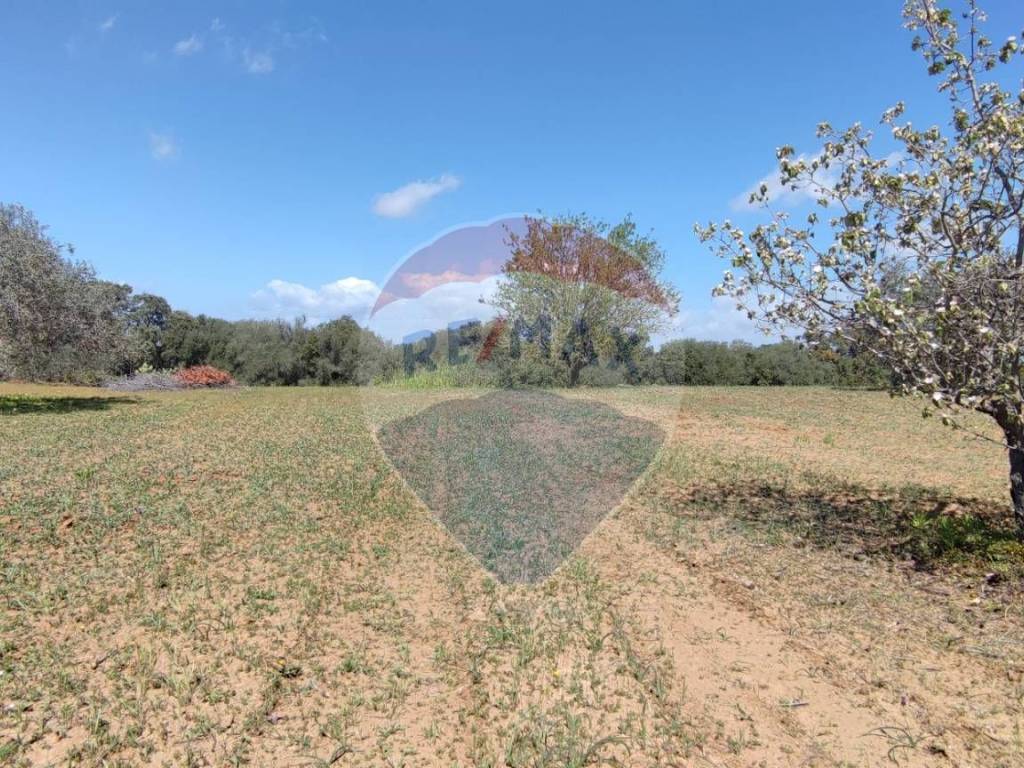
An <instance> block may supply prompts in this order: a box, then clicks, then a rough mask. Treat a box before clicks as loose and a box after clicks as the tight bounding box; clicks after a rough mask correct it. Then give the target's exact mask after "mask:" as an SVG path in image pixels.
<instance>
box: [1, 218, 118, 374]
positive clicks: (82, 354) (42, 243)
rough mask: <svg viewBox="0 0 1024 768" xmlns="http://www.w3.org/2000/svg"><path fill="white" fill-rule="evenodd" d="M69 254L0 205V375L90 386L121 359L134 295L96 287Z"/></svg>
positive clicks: (90, 272) (68, 249)
mask: <svg viewBox="0 0 1024 768" xmlns="http://www.w3.org/2000/svg"><path fill="white" fill-rule="evenodd" d="M65 253H67V254H68V256H67V257H66V256H65ZM71 255H73V249H72V248H71V247H70V246H66V245H62V244H60V243H58V242H56V241H55V240H53V239H52V238H51V237H50V236H49V235H47V233H46V228H45V227H44V226H43V225H42V224H40V223H39V222H38V221H37V220H36V218H35V216H33V215H32V213H31V212H30V211H28V210H27V209H25V208H24V207H22V206H19V205H3V204H0V369H2V370H3V371H5V372H6V373H7V374H8V375H15V376H20V377H23V378H27V379H41V380H76V379H77V380H82V379H91V378H93V377H96V376H98V375H100V374H101V373H102V372H104V371H105V370H107V368H108V367H110V365H111V364H112V362H113V360H114V359H115V358H116V357H117V356H118V354H119V353H120V350H121V345H122V343H123V315H124V311H125V309H126V307H127V301H128V297H129V296H130V294H131V289H130V288H129V287H128V286H124V285H118V284H115V283H107V282H102V281H99V280H97V279H96V276H95V273H94V272H93V270H92V268H91V267H90V266H89V265H88V264H85V263H82V262H74V261H72V260H71V259H70V258H68V257H69V256H71Z"/></svg>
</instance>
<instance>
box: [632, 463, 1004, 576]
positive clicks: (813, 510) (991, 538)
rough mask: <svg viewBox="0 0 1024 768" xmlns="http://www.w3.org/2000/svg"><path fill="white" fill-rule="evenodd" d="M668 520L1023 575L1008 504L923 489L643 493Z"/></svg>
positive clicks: (764, 487)
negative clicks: (730, 525) (726, 523)
mask: <svg viewBox="0 0 1024 768" xmlns="http://www.w3.org/2000/svg"><path fill="white" fill-rule="evenodd" d="M646 495H648V496H653V499H652V500H653V501H655V503H656V504H657V505H658V507H659V508H660V509H661V510H662V511H664V512H668V513H669V514H671V515H674V516H677V517H679V518H683V517H686V516H692V517H698V518H703V519H712V518H718V517H722V516H727V517H729V518H731V519H732V520H734V521H736V522H737V523H739V524H741V525H743V526H750V527H754V528H755V529H757V530H759V531H761V532H766V533H770V532H774V533H778V534H782V535H784V536H786V537H788V538H789V539H790V540H791V541H792V542H793V543H795V544H797V545H799V546H804V545H809V546H813V547H818V548H821V549H830V550H837V551H840V552H841V553H843V554H846V555H850V556H853V557H865V556H876V557H896V558H901V559H908V558H909V559H912V560H913V562H914V564H915V566H917V567H918V568H922V569H927V570H931V569H933V568H935V567H939V566H943V565H946V566H948V565H953V564H958V565H966V566H975V567H978V568H986V569H989V568H990V569H992V570H996V571H1002V572H1003V573H1004V574H1005V575H1007V576H1011V575H1012V576H1014V577H1018V578H1019V577H1024V543H1021V540H1020V539H1019V538H1018V534H1017V531H1016V528H1015V526H1014V524H1013V518H1012V515H1011V514H1010V510H1009V504H1008V503H1006V504H1003V503H999V502H997V501H993V500H991V499H981V498H971V497H963V496H956V495H953V494H948V493H942V492H940V491H937V490H936V489H933V488H925V487H922V486H914V485H908V486H902V487H898V488H868V487H866V486H862V485H857V484H853V483H848V482H844V481H838V480H836V479H834V478H827V477H808V478H802V480H801V482H800V483H799V484H796V483H793V484H789V483H785V484H783V483H772V482H766V481H751V482H744V483H740V482H736V483H732V484H710V485H708V484H701V485H694V486H691V487H681V486H678V485H674V484H671V483H669V484H665V485H660V487H655V488H653V489H648V493H647V494H646Z"/></svg>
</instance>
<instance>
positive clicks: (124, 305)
mask: <svg viewBox="0 0 1024 768" xmlns="http://www.w3.org/2000/svg"><path fill="white" fill-rule="evenodd" d="M72 257H73V251H72V250H71V249H70V248H68V247H66V246H62V245H61V244H58V243H56V242H55V241H53V240H52V239H51V238H50V237H49V236H48V235H47V234H46V231H45V228H44V227H43V226H42V225H40V224H39V222H38V221H36V219H35V218H34V217H33V215H32V214H31V212H29V211H27V210H26V209H24V208H22V207H20V206H7V205H2V204H0V378H21V379H29V380H39V381H64V382H73V383H83V384H96V383H100V382H101V381H102V380H103V379H105V378H107V377H112V376H129V375H132V374H133V373H135V372H137V371H140V370H143V371H148V370H156V371H159V370H173V369H179V368H187V367H191V366H198V365H209V366H214V367H216V368H219V369H221V370H224V371H227V372H228V373H230V374H231V375H232V376H233V377H234V378H235V379H236V380H237V381H239V382H241V383H243V384H251V385H266V386H295V385H307V384H309V385H325V386H331V385H362V384H368V383H371V382H397V383H403V382H408V383H409V384H411V385H416V384H422V383H426V384H427V385H429V384H430V382H431V381H437V382H439V383H441V384H443V385H445V386H452V385H456V386H457V385H462V384H465V385H483V386H502V387H519V386H541V387H543V386H566V385H568V384H570V383H578V384H581V385H583V386H614V385H620V384H686V385H710V384H721V385H810V384H821V385H835V386H856V387H864V386H868V387H870V386H881V385H883V384H884V383H885V382H884V379H883V377H882V374H881V373H880V371H879V370H878V369H877V367H875V366H873V365H872V364H871V363H870V362H869V361H868V360H867V359H866V358H865V357H864V356H861V355H856V354H853V353H851V352H850V351H849V350H845V351H841V352H833V353H831V354H830V355H829V356H827V357H822V356H820V355H815V354H811V353H810V352H808V351H807V350H805V349H803V348H801V347H799V346H798V345H795V344H792V343H783V344H768V345H763V346H758V347H755V346H752V345H750V344H744V343H741V342H732V343H728V344H722V343H716V342H707V341H695V340H690V339H688V340H681V341H672V342H669V343H667V344H665V345H663V346H662V347H661V348H660V349H658V350H654V349H653V348H652V347H651V345H650V344H649V343H648V340H647V339H646V338H645V337H643V336H641V335H637V334H631V335H619V334H617V333H615V332H611V333H610V335H609V336H608V338H607V339H605V340H604V343H600V344H598V343H592V342H591V339H590V337H586V336H584V337H582V341H581V339H575V340H574V341H573V344H574V346H573V349H572V353H573V357H574V359H577V360H582V361H583V362H585V363H586V364H585V365H584V366H583V367H582V369H581V370H572V369H571V368H570V366H569V364H568V363H567V362H566V359H565V358H567V357H569V356H568V355H565V354H561V353H560V351H559V350H560V349H561V348H560V347H558V346H557V345H558V343H559V342H558V341H557V340H556V339H555V338H554V337H553V335H552V334H551V333H550V329H549V328H548V327H547V326H546V325H545V324H544V323H538V324H534V325H533V326H529V327H526V326H522V327H519V326H517V325H516V324H512V323H509V324H506V323H504V322H502V321H491V322H488V323H480V322H470V323H465V324H462V325H461V326H459V327H457V328H455V329H453V330H450V331H449V330H442V331H439V332H437V333H431V334H427V335H426V336H425V337H423V338H420V339H417V340H416V341H414V342H410V343H408V344H402V345H394V344H391V343H389V342H387V341H384V340H383V339H381V338H380V337H378V336H376V335H375V334H373V333H372V332H370V331H368V330H366V329H364V328H361V327H360V326H359V325H358V323H356V322H355V321H354V320H352V319H351V318H349V317H342V318H340V319H337V320H332V321H331V322H328V323H324V324H322V325H318V326H314V327H311V326H308V325H307V324H306V323H305V322H304V321H303V320H301V319H300V320H295V321H292V322H287V321H283V320H243V321H236V322H230V321H227V320H221V319H217V318H212V317H207V316H205V315H198V316H194V315H191V314H189V313H187V312H182V311H180V310H175V309H173V308H172V307H171V306H170V304H169V303H168V302H167V301H166V300H165V299H163V298H162V297H160V296H155V295H152V294H145V293H144V294H136V293H135V292H134V291H133V290H132V288H131V287H130V286H127V285H122V284H118V283H111V282H108V281H104V280H101V279H99V278H98V277H97V276H96V274H95V273H94V271H93V270H92V268H91V267H89V266H88V265H87V264H83V263H80V262H76V261H74V260H73V258H72ZM561 343H562V344H567V343H568V342H565V341H563V342H561Z"/></svg>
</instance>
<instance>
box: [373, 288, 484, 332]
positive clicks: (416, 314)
mask: <svg viewBox="0 0 1024 768" xmlns="http://www.w3.org/2000/svg"><path fill="white" fill-rule="evenodd" d="M500 279H501V278H500V276H499V275H495V276H493V277H489V278H487V279H486V280H483V281H482V282H469V281H463V282H452V283H445V284H444V285H439V286H438V287H436V288H432V289H431V290H429V291H427V292H426V293H424V294H423V295H422V296H418V297H416V298H415V299H397V300H395V301H393V302H391V303H389V304H386V305H385V306H384V307H383V308H381V309H379V310H378V311H377V312H376V313H375V314H374V316H373V317H372V318H370V319H369V321H368V323H367V325H368V327H369V328H370V330H372V331H374V332H375V333H378V334H380V335H381V336H382V337H384V338H385V339H389V340H391V341H395V342H400V341H402V340H403V339H405V338H406V337H407V336H410V335H414V334H419V333H421V332H423V331H437V330H440V329H442V328H447V327H448V326H449V325H450V324H451V323H456V322H457V323H462V322H465V321H467V320H480V321H481V322H486V321H487V320H490V319H491V318H492V317H494V316H495V315H496V314H497V311H496V310H495V309H494V307H493V306H491V305H490V304H489V303H488V302H489V300H490V299H491V297H493V295H494V292H495V290H496V289H497V286H498V281H499V280H500ZM481 299H483V302H481Z"/></svg>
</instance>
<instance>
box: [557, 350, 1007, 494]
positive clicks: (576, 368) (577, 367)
mask: <svg viewBox="0 0 1024 768" xmlns="http://www.w3.org/2000/svg"><path fill="white" fill-rule="evenodd" d="M582 370H583V364H582V363H578V362H573V363H570V364H569V388H570V389H571V388H572V387H575V386H576V385H577V384H579V382H580V371H582ZM1022 482H1024V477H1022Z"/></svg>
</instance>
